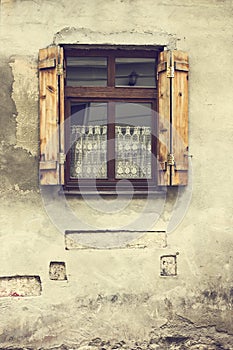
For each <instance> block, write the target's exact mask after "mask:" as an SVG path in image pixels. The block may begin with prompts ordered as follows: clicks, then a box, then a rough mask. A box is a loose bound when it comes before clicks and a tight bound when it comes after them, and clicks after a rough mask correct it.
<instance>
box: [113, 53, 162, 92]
mask: <svg viewBox="0 0 233 350" xmlns="http://www.w3.org/2000/svg"><path fill="white" fill-rule="evenodd" d="M155 66H156V64H155V59H154V58H116V79H115V85H116V86H132V87H137V86H140V87H155V86H156V81H155Z"/></svg>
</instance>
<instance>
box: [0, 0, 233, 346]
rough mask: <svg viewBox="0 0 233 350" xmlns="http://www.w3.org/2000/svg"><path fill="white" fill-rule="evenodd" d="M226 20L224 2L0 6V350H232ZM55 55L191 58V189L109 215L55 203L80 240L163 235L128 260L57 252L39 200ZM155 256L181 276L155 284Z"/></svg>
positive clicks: (115, 254)
mask: <svg viewBox="0 0 233 350" xmlns="http://www.w3.org/2000/svg"><path fill="white" fill-rule="evenodd" d="M232 15H233V2H232V1H231V0H225V1H224V0H197V1H194V0H187V1H185V2H183V1H181V0H174V1H170V0H161V1H152V0H144V1H142V0H135V1H131V0H107V1H102V0H89V1H86V0H76V1H72V2H71V1H65V0H63V1H59V2H57V1H53V0H48V1H33V0H27V1H26V0H21V1H19V0H12V1H10V0H2V1H1V23H0V25H1V32H0V43H1V52H0V82H1V89H0V134H1V187H0V190H1V198H2V199H1V233H0V247H1V248H0V249H1V254H0V278H2V279H1V283H0V314H1V316H0V344H1V348H10V347H12V348H14V347H15V348H23V347H26V348H30V349H31V348H36V349H37V348H44V349H46V348H59V349H61V348H63V349H68V348H70V349H71V348H72V349H73V348H75V349H76V348H77V349H83V350H84V349H85V350H86V349H93V350H94V349H113V348H125V349H175V348H177V349H178V348H182V349H184V348H185V349H233V346H232V344H233V337H232V334H233V325H232V308H233V306H232V305H233V274H232V271H233V255H232V248H233V236H232V233H233V232H232V231H233V229H232V228H233V220H232V213H233V211H232V207H233V199H232V198H233V191H232V186H231V169H232V163H233V156H232V131H233V118H232V113H233V110H232V101H231V100H232V93H233V91H232V86H233V76H232V74H231V66H232V56H233V46H232V29H233V28H232V26H233V24H232ZM52 43H56V44H58V43H78V44H80V43H81V44H121V45H123V44H124V45H125V44H133V45H149V44H151V45H167V46H168V47H170V48H172V49H174V48H177V49H180V50H185V51H187V52H188V53H189V56H190V76H189V82H190V90H189V91H190V100H189V120H190V121H189V130H190V134H189V145H190V153H192V154H193V158H192V172H193V174H192V179H191V184H190V186H189V187H188V190H187V191H186V192H184V193H178V192H177V191H176V190H173V191H169V193H168V194H167V197H166V198H165V201H163V199H161V198H153V199H150V201H149V203H148V202H147V201H146V199H145V198H134V199H130V200H128V199H127V198H126V199H125V198H118V199H113V198H106V199H105V201H107V206H108V207H110V206H111V208H114V206H115V208H116V210H115V211H114V210H113V212H112V213H106V212H105V211H104V206H101V205H102V204H101V205H100V206H99V203H100V202H98V201H97V200H96V199H95V198H91V199H90V198H89V199H87V198H86V199H82V198H79V199H78V198H70V199H68V200H67V201H66V203H65V205H66V206H67V207H68V208H70V209H72V211H73V212H74V213H75V216H76V218H78V226H79V227H76V229H83V228H86V227H89V228H90V227H92V228H94V229H120V228H122V227H123V228H124V227H126V226H129V227H133V229H135V225H136V226H137V225H139V226H140V225H141V226H146V230H149V229H152V230H157V231H160V232H159V233H151V234H147V235H145V236H143V237H140V238H139V239H138V240H135V241H133V242H131V243H130V244H129V245H128V246H127V247H126V248H124V249H107V248H105V249H94V248H93V249H74V250H73V249H72V250H65V244H64V237H63V233H64V232H61V230H60V226H59V218H62V219H64V216H65V215H66V212H64V211H63V209H64V207H62V204H61V203H60V202H59V201H60V200H61V201H62V199H58V198H57V196H56V192H55V191H53V190H51V191H50V192H49V193H48V192H47V193H45V194H42V195H41V193H40V189H39V186H38V141H39V136H38V126H39V118H38V73H37V58H38V50H39V48H43V47H46V46H48V45H50V44H52ZM191 192H192V200H191V202H190V205H189V206H188V205H187V203H188V202H189V197H190V196H189V194H190V193H191ZM177 199H179V201H178V204H177V206H176V209H177V212H176V214H175V216H174V215H173V214H174V212H175V202H176V200H177ZM114 200H115V201H114ZM145 203H147V209H146V210H145ZM60 204H61V205H60ZM163 206H164V207H163ZM186 207H187V212H186V214H185V215H183V216H184V218H183V220H182V222H181V223H180V224H179V225H178V226H177V227H176V228H175V229H174V230H173V231H172V232H170V233H167V234H165V233H164V231H169V230H168V227H169V221H170V220H171V218H172V217H173V220H175V219H176V217H177V215H180V212H179V209H180V210H181V213H182V214H184V212H185V209H186ZM161 208H162V210H161V213H160V217H159V220H158V221H157V222H156V220H155V213H156V212H158V211H159V210H160V209H161ZM54 212H55V214H56V215H55V219H53V220H52V221H51V219H50V217H51V215H52V216H53V214H54ZM51 213H52V214H51ZM181 216H182V215H181ZM56 220H57V221H56ZM137 220H138V221H137ZM62 222H64V220H62ZM135 222H136V224H135ZM138 223H141V224H138ZM70 225H71V226H72V223H71V224H70ZM68 226H69V225H68V224H67V227H64V229H68V228H75V223H74V227H73V226H72V227H68ZM141 226H140V229H142V227H141ZM174 226H175V225H173V227H174ZM164 255H171V256H172V257H174V259H176V261H177V269H178V274H177V276H161V275H160V257H161V256H164ZM51 262H53V264H52V265H50V263H51ZM63 262H65V266H64V264H63ZM59 263H60V264H59ZM64 269H65V270H64ZM7 276H11V277H12V276H13V277H14V276H15V279H13V280H12V279H8V280H7V279H5V277H7ZM16 276H22V277H16ZM38 276H39V277H38ZM3 277H4V278H3ZM63 278H64V279H63ZM59 279H61V280H59ZM29 280H30V283H33V282H32V281H33V280H34V281H35V283H36V285H35V284H34V285H32V286H31V284H30V283H29V282H28V283H29V284H27V281H29ZM38 283H41V290H40V286H38ZM6 290H7V291H8V292H7V293H8V295H9V296H8V297H5V294H4V291H6ZM14 290H17V291H18V292H14ZM61 344H63V347H62V345H61ZM175 346H176V347H175Z"/></svg>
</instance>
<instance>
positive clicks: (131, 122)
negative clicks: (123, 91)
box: [115, 103, 152, 179]
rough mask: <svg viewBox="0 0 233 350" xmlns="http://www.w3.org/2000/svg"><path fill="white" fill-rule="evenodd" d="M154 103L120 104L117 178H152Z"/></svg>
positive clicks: (117, 138)
mask: <svg viewBox="0 0 233 350" xmlns="http://www.w3.org/2000/svg"><path fill="white" fill-rule="evenodd" d="M151 122H152V111H151V104H150V103H145V104H142V103H140V104H138V103H137V104H136V103H116V124H115V139H116V152H115V153H116V156H115V157H116V178H117V179H129V178H131V179H149V178H151V159H152V158H151Z"/></svg>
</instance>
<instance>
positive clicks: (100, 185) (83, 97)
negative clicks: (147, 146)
mask: <svg viewBox="0 0 233 350" xmlns="http://www.w3.org/2000/svg"><path fill="white" fill-rule="evenodd" d="M67 57H106V58H107V86H106V87H98V86H97V87H96V86H93V87H92V86H90V87H86V86H85V87H82V86H80V87H72V86H67V85H65V120H67V121H69V116H70V114H71V112H70V111H71V108H70V103H71V102H78V103H79V102H106V103H108V105H109V106H110V105H111V103H114V102H123V103H124V102H125V103H150V104H151V105H152V120H151V122H152V130H151V145H152V149H151V152H152V155H154V157H153V156H152V157H151V160H152V162H151V167H152V178H151V179H130V178H128V179H125V180H128V181H129V182H130V184H131V186H133V188H134V190H137V191H139V192H140V191H143V192H144V191H148V189H150V190H156V188H157V184H156V173H157V170H156V164H155V159H154V158H155V157H156V152H157V149H156V145H157V140H156V138H155V135H156V130H157V120H156V111H157V90H156V87H121V86H115V59H116V58H154V59H155V63H156V62H157V60H158V50H153V51H152V50H150V51H145V50H132V51H129V50H105V49H74V48H72V49H66V50H65V55H64V58H65V61H66V59H67ZM155 79H156V65H155ZM65 125H66V130H65V149H66V154H67V157H66V166H65V185H64V189H65V190H67V191H80V189H81V190H82V191H86V192H91V191H94V190H96V189H97V190H98V191H101V192H105V191H107V192H108V191H113V192H114V191H115V190H116V185H117V184H118V183H122V181H120V180H122V179H116V178H115V176H113V174H114V173H115V158H114V157H112V156H113V152H114V151H113V150H112V149H111V150H109V149H108V150H107V162H108V165H107V169H108V176H107V177H108V178H107V179H96V180H95V183H94V184H93V180H92V179H72V178H71V177H70V151H69V148H70V137H69V126H68V125H69V122H68V123H65ZM114 130H115V129H114V123H111V120H108V134H107V139H108V140H110V139H115V131H114ZM109 151H110V153H111V154H109ZM119 181H120V182H119ZM93 185H94V188H93ZM127 187H128V186H127V185H123V186H119V185H118V186H117V190H118V191H121V192H126V191H127V190H128V188H127Z"/></svg>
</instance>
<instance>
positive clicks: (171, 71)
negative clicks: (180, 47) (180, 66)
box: [167, 66, 175, 78]
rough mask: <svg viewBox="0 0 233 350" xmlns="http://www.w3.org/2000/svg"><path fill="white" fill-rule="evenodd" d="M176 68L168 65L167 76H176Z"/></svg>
mask: <svg viewBox="0 0 233 350" xmlns="http://www.w3.org/2000/svg"><path fill="white" fill-rule="evenodd" d="M174 76H175V70H174V66H170V67H167V78H174Z"/></svg>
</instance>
